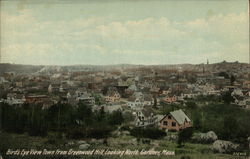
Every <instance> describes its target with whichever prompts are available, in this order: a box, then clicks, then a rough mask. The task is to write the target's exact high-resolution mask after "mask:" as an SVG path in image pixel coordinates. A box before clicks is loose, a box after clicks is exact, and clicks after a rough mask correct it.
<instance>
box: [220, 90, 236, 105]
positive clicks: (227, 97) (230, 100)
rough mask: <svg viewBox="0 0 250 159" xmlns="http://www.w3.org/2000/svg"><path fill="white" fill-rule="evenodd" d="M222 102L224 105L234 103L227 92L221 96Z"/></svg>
mask: <svg viewBox="0 0 250 159" xmlns="http://www.w3.org/2000/svg"><path fill="white" fill-rule="evenodd" d="M222 100H223V101H224V103H225V104H230V103H231V102H233V101H234V98H233V97H232V96H231V92H230V91H227V92H225V93H223V94H222Z"/></svg>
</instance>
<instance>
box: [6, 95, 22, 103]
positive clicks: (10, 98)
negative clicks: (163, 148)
mask: <svg viewBox="0 0 250 159" xmlns="http://www.w3.org/2000/svg"><path fill="white" fill-rule="evenodd" d="M24 102H25V96H24V95H23V94H17V93H8V94H7V99H6V103H8V104H9V105H22V104H23V103H24Z"/></svg>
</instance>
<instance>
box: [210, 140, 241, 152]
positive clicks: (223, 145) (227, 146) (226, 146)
mask: <svg viewBox="0 0 250 159" xmlns="http://www.w3.org/2000/svg"><path fill="white" fill-rule="evenodd" d="M238 148H239V145H238V144H234V143H232V142H231V141H224V140H216V141H215V142H214V143H213V147H212V150H213V151H214V152H218V153H232V152H235V151H237V149H238Z"/></svg>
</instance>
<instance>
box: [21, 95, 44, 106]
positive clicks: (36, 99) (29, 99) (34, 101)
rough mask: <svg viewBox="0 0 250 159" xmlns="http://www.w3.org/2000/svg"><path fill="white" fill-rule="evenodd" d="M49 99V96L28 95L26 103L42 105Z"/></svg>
mask: <svg viewBox="0 0 250 159" xmlns="http://www.w3.org/2000/svg"><path fill="white" fill-rule="evenodd" d="M47 99H48V96H47V95H28V96H26V97H25V102H26V103H29V104H37V103H42V102H44V101H46V100H47Z"/></svg>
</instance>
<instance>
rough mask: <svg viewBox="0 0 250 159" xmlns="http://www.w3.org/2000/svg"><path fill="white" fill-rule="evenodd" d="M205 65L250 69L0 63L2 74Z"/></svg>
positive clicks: (227, 64) (241, 65) (224, 64)
mask: <svg viewBox="0 0 250 159" xmlns="http://www.w3.org/2000/svg"><path fill="white" fill-rule="evenodd" d="M203 67H204V68H205V69H206V71H210V72H218V71H227V72H237V71H242V70H243V71H247V70H250V65H249V64H247V63H239V62H226V61H223V62H221V63H214V64H172V65H168V64H167V65H132V64H117V65H71V66H43V65H39V66H37V65H21V64H8V63H2V64H1V63H0V74H2V73H4V72H16V73H27V74H28V73H35V72H39V73H42V72H50V71H109V70H123V69H137V68H152V69H167V70H169V69H171V70H189V71H201V70H202V69H203Z"/></svg>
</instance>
